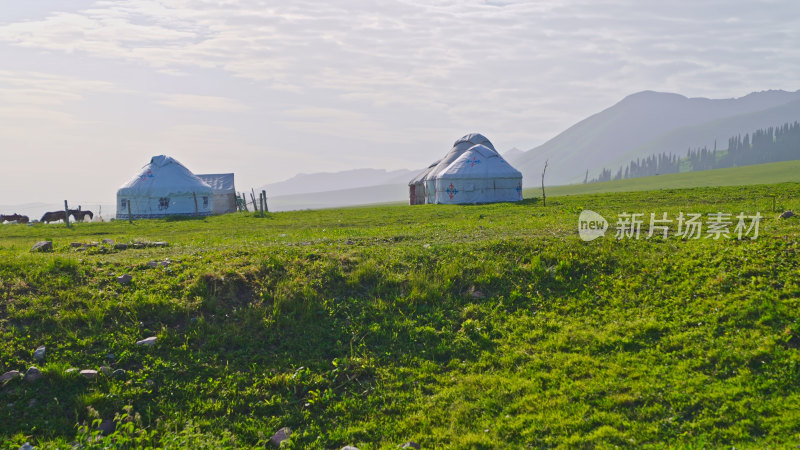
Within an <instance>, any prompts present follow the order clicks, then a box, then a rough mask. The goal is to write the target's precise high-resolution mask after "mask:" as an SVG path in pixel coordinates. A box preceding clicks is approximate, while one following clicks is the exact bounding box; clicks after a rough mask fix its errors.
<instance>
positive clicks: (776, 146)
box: [583, 121, 800, 183]
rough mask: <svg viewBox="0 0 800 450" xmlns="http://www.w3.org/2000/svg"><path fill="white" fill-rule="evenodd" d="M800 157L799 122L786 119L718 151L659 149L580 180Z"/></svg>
mask: <svg viewBox="0 0 800 450" xmlns="http://www.w3.org/2000/svg"><path fill="white" fill-rule="evenodd" d="M796 159H800V123H798V122H797V121H795V122H794V123H791V124H790V123H788V122H786V123H785V124H783V125H782V126H778V127H769V128H762V129H758V130H756V131H754V132H753V134H752V135H751V134H745V135H744V136H742V135H737V136H733V137H731V138H730V139H728V148H727V150H721V151H718V150H717V148H716V142H715V143H714V149H713V150H709V149H708V148H707V147H705V146H704V147H702V148H696V149H691V148H690V149H689V150H688V151H687V152H686V156H685V157H684V158H678V156H677V155H675V154H667V153H665V152H664V153H661V154H658V155H652V156H649V157H647V158H637V159H636V160H632V161H631V162H630V163H628V164H627V165H626V166H623V167H620V168H619V169H618V170H617V172H616V173H612V172H611V170H609V169H606V168H603V170H602V172H600V174H599V175H598V176H597V177H596V178H593V179H591V180H589V176H588V172H587V176H586V178H585V179H584V180H583V182H584V183H597V182H601V181H613V180H622V179H626V178H638V177H647V176H651V175H661V174H666V173H677V172H693V171H700V170H711V169H722V168H726V167H736V166H750V165H754V164H764V163H770V162H779V161H792V160H796Z"/></svg>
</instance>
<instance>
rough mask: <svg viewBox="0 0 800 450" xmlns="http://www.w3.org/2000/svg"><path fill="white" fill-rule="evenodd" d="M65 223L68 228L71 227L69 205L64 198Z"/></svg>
mask: <svg viewBox="0 0 800 450" xmlns="http://www.w3.org/2000/svg"><path fill="white" fill-rule="evenodd" d="M64 223H65V224H67V228H69V205H68V204H67V201H66V200H64Z"/></svg>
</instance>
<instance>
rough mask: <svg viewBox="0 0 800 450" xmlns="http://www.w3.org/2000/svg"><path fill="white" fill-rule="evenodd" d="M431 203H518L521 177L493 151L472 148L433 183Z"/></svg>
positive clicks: (520, 197) (478, 146)
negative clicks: (432, 199)
mask: <svg viewBox="0 0 800 450" xmlns="http://www.w3.org/2000/svg"><path fill="white" fill-rule="evenodd" d="M433 184H434V201H433V202H432V203H450V204H465V203H492V202H516V201H520V200H522V173H520V171H519V170H517V169H515V168H513V167H511V164H509V163H508V162H507V161H506V160H505V159H503V157H502V156H500V155H499V154H498V153H497V152H496V151H495V150H494V149H492V148H489V147H487V146H485V145H474V146H472V147H470V148H469V149H468V150H466V151H465V152H463V153H462V154H461V156H459V157H458V158H457V159H456V160H455V161H453V162H452V163H451V164H450V165H448V166H447V167H446V168H445V169H444V170H442V171H440V172H439V173H437V174H436V176H435V178H434V180H433Z"/></svg>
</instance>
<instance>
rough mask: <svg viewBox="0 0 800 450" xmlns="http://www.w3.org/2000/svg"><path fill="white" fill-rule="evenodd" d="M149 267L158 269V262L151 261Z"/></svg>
mask: <svg viewBox="0 0 800 450" xmlns="http://www.w3.org/2000/svg"><path fill="white" fill-rule="evenodd" d="M147 265H148V266H150V267H158V261H150V262H149V263H147Z"/></svg>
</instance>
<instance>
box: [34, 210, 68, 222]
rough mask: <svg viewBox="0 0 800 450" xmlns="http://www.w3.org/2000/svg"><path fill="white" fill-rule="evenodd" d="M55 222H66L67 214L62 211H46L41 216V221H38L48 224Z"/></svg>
mask: <svg viewBox="0 0 800 450" xmlns="http://www.w3.org/2000/svg"><path fill="white" fill-rule="evenodd" d="M57 220H63V221H64V222H66V221H67V214H66V213H65V212H64V211H48V212H46V213H44V215H43V216H42V220H40V221H39V222H45V223H50V222H55V221H57Z"/></svg>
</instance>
